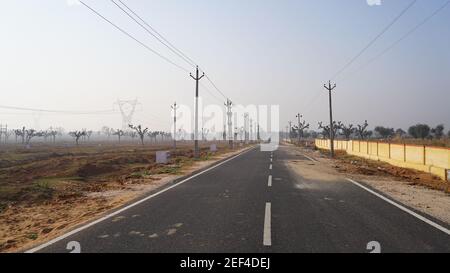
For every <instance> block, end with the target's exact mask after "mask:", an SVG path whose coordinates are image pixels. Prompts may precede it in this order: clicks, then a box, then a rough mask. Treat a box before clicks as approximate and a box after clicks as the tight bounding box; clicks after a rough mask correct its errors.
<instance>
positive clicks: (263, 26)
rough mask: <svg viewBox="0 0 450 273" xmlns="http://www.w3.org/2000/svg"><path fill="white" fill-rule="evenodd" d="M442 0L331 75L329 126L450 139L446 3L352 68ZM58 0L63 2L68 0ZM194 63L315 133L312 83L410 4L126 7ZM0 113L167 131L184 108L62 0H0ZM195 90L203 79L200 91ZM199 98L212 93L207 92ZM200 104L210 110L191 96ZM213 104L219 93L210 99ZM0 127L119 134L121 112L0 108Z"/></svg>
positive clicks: (161, 67) (234, 91) (188, 95)
mask: <svg viewBox="0 0 450 273" xmlns="http://www.w3.org/2000/svg"><path fill="white" fill-rule="evenodd" d="M85 1H86V3H87V4H89V5H91V6H92V7H94V8H95V9H97V10H98V11H99V12H101V13H102V14H103V15H105V16H106V17H108V18H109V19H111V20H112V21H113V22H115V23H117V24H118V25H120V26H121V27H123V28H124V29H126V30H127V31H129V32H130V33H132V34H133V35H135V36H136V37H137V38H139V39H141V40H142V41H144V42H145V43H147V44H148V45H149V46H151V47H152V48H154V49H156V50H158V51H159V52H161V53H162V54H163V55H165V56H167V57H168V58H170V59H172V60H173V61H175V62H177V63H179V64H180V65H183V66H184V67H186V68H188V66H187V65H186V64H185V63H183V61H182V60H180V59H179V58H177V57H176V56H174V55H173V54H171V53H170V52H169V51H168V50H167V49H166V48H164V47H163V46H161V45H160V44H158V42H157V41H156V40H155V39H154V38H153V37H151V36H149V35H148V34H147V33H146V32H145V31H143V30H142V29H141V28H140V27H139V26H138V25H136V24H135V23H133V22H132V21H131V20H130V19H129V18H128V17H126V15H124V14H123V13H122V12H121V11H120V10H119V9H118V8H117V7H116V6H115V5H114V4H113V3H112V2H111V1H108V0H95V1H94V0H85ZM446 1H447V0H419V1H418V2H417V3H416V5H415V6H413V8H412V9H410V10H409V11H408V12H407V13H406V14H405V15H404V16H403V17H402V18H401V19H400V20H399V21H398V22H397V23H396V24H395V25H394V26H393V27H392V28H391V29H390V30H389V31H388V32H387V33H386V34H385V35H383V36H382V37H381V38H380V39H379V40H378V41H377V42H376V43H375V44H374V46H373V47H371V48H370V49H369V50H367V52H365V53H364V54H363V55H362V56H361V57H360V58H359V59H358V60H357V62H356V63H355V64H354V65H353V66H351V67H350V68H349V69H348V70H347V71H346V72H345V73H343V74H342V77H340V78H338V79H336V82H337V85H338V87H337V89H336V91H335V95H334V110H335V111H334V113H335V118H336V120H342V121H344V122H352V123H359V122H363V121H364V120H365V119H367V120H368V121H369V123H370V125H371V127H374V126H375V125H385V126H391V127H396V128H397V127H403V128H406V127H407V126H409V125H412V124H414V123H417V122H425V123H428V124H430V125H437V124H440V123H444V124H445V125H446V128H447V129H450V107H449V102H450V89H449V86H450V77H449V75H450V50H449V49H450V27H449V26H450V6H447V8H446V9H444V10H443V11H442V12H441V13H439V14H438V15H436V16H435V17H433V19H432V20H430V21H429V22H428V23H427V24H425V25H424V26H423V27H421V28H420V29H418V30H417V31H416V32H414V33H413V34H412V35H411V36H409V37H408V38H407V39H405V40H404V41H402V42H401V43H400V44H398V45H397V46H396V47H395V48H393V49H392V50H391V51H390V52H389V53H387V54H386V55H384V56H383V57H381V58H378V59H377V60H376V61H375V62H374V63H372V64H371V65H370V66H367V67H365V68H364V69H363V70H359V69H358V68H359V67H360V66H361V65H363V64H364V63H366V62H367V61H368V60H370V59H371V58H373V57H374V56H376V55H377V54H378V53H379V52H381V51H383V50H384V49H385V48H386V47H388V46H389V45H391V44H392V43H393V42H395V41H396V40H397V39H399V38H400V37H401V36H402V35H404V34H405V33H407V32H408V31H409V30H410V29H411V28H413V27H414V26H415V25H416V24H418V23H419V22H420V21H421V20H423V19H424V18H425V17H427V16H429V15H430V14H431V13H433V11H434V10H436V9H437V8H438V7H439V6H441V5H442V4H443V3H444V2H446ZM69 2H70V1H69ZM124 2H125V3H127V4H128V5H129V6H130V7H132V8H134V9H135V10H136V11H138V12H139V13H140V15H142V17H143V18H145V19H146V20H147V21H148V22H149V23H150V24H151V25H152V26H153V27H154V28H156V29H157V30H158V31H159V32H160V33H162V34H164V35H165V37H166V38H168V39H169V40H170V41H171V42H172V43H173V44H174V45H176V46H177V47H178V48H179V49H181V50H182V51H183V52H185V53H186V54H187V55H188V56H189V57H191V58H192V59H194V60H195V61H196V62H197V63H199V64H200V65H201V66H202V67H203V68H204V69H205V70H206V72H207V73H208V75H209V76H210V77H211V78H212V79H213V80H214V81H215V83H216V84H217V86H218V87H219V88H220V89H221V90H222V91H223V92H224V93H225V94H226V95H227V96H229V97H230V98H231V99H232V100H233V101H234V102H235V103H237V104H279V105H280V109H281V124H282V125H283V126H285V124H286V123H287V121H288V120H295V114H296V113H297V112H300V113H302V114H303V115H304V116H305V118H306V120H307V121H308V122H310V123H311V124H312V125H313V126H312V128H313V129H316V127H317V126H316V125H317V122H318V121H327V118H328V98H327V93H326V91H325V90H324V89H323V87H322V86H323V84H324V83H325V81H327V80H328V79H329V78H330V77H331V76H332V75H333V74H334V73H335V72H337V71H338V70H339V69H340V68H342V67H343V66H344V65H345V63H346V62H348V61H349V60H350V59H351V58H352V57H353V56H355V55H356V54H357V53H358V52H359V51H360V50H361V49H362V48H363V47H364V46H365V45H367V43H368V42H369V41H370V40H372V39H373V38H374V37H375V36H376V35H377V34H378V33H379V32H380V31H381V30H382V29H383V28H384V27H385V26H386V25H388V24H389V23H390V22H391V21H392V20H393V18H394V17H395V16H397V15H398V14H399V13H400V11H401V10H402V9H404V8H405V7H406V6H407V5H408V3H410V2H411V0H385V1H382V5H380V6H369V5H368V4H367V2H366V0H334V1H333V0H245V1H244V0H226V1H225V0H148V1H143V0H140V1H139V0H124ZM0 34H1V38H0V91H1V93H2V97H1V99H0V105H6V106H18V107H28V108H39V109H57V110H58V109H60V110H69V111H72V110H74V111H98V110H112V109H113V104H114V102H115V101H116V100H117V99H134V98H138V99H139V101H140V102H141V104H142V106H141V107H139V108H138V110H139V111H138V113H137V114H136V117H135V120H136V122H139V123H143V124H145V125H147V126H150V127H151V128H152V129H153V128H154V129H169V128H170V121H171V118H170V104H171V103H173V102H174V101H177V102H178V103H180V104H186V105H190V106H191V105H192V104H193V96H194V81H193V80H192V79H191V78H190V77H189V75H188V74H186V73H185V72H183V71H181V70H178V69H177V68H175V67H173V66H171V65H170V64H168V63H166V62H164V61H163V60H161V59H160V58H159V57H157V56H155V55H153V54H152V53H150V52H149V51H147V50H145V49H144V48H143V47H141V46H140V45H139V44H137V43H136V42H134V41H133V40H131V39H129V38H127V37H126V36H124V35H123V34H122V33H120V32H118V31H117V30H116V29H114V28H113V27H111V26H110V25H108V24H107V23H105V22H104V21H102V20H101V19H99V18H98V17H97V16H95V15H94V14H93V13H92V12H91V11H89V10H88V9H87V8H86V7H84V6H81V5H69V4H68V2H67V1H66V0H39V1H35V0H19V1H6V0H3V1H2V8H1V9H0ZM204 83H205V84H207V82H206V81H205V82H204ZM208 86H209V89H210V90H211V91H213V88H212V87H211V86H210V85H208ZM201 94H202V95H203V97H204V100H205V104H208V103H220V102H218V101H217V99H215V98H214V97H212V96H211V95H209V94H208V93H206V92H205V91H204V90H201ZM215 94H216V96H218V97H220V95H219V94H218V93H217V92H215ZM0 123H8V124H9V126H10V127H19V126H22V125H27V126H36V124H39V125H40V127H41V129H44V128H46V127H49V126H62V127H65V128H67V129H77V128H92V129H95V130H98V129H100V127H101V126H102V125H108V126H112V127H120V125H121V118H120V115H119V114H102V115H100V114H97V115H67V114H59V115H58V114H45V113H41V114H38V113H33V112H30V111H14V110H8V109H0Z"/></svg>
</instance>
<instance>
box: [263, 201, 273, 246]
mask: <svg viewBox="0 0 450 273" xmlns="http://www.w3.org/2000/svg"><path fill="white" fill-rule="evenodd" d="M271 217H272V216H271V204H270V203H266V215H265V217H264V239H263V244H264V245H265V246H271V245H272V231H271Z"/></svg>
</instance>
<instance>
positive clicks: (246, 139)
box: [244, 113, 249, 144]
mask: <svg viewBox="0 0 450 273" xmlns="http://www.w3.org/2000/svg"><path fill="white" fill-rule="evenodd" d="M244 134H245V136H244V138H245V144H248V139H249V133H248V113H245V114H244Z"/></svg>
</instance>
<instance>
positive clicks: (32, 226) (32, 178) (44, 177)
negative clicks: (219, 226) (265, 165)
mask: <svg viewBox="0 0 450 273" xmlns="http://www.w3.org/2000/svg"><path fill="white" fill-rule="evenodd" d="M161 148H163V147H146V148H140V147H136V146H134V147H128V146H123V147H116V148H113V149H109V148H95V147H83V148H73V149H72V148H71V149H70V151H68V152H64V153H63V152H61V151H58V152H55V151H47V150H46V152H45V155H43V152H41V151H39V152H38V151H36V153H30V154H27V155H26V156H19V155H20V151H19V152H16V151H14V154H12V153H9V154H7V155H5V154H2V155H0V159H4V160H3V161H2V163H3V164H4V165H3V167H4V168H0V170H2V175H1V176H2V178H3V179H2V180H1V182H0V195H1V197H2V199H1V201H2V202H3V203H2V204H3V205H2V208H1V209H0V252H19V251H23V250H26V249H29V248H31V247H32V246H35V245H39V244H41V243H43V242H46V241H48V240H51V239H53V238H55V237H57V236H60V235H62V234H64V233H66V232H68V231H70V230H72V229H74V228H75V227H77V226H79V225H82V224H84V223H87V222H90V221H92V220H95V219H98V218H100V217H101V216H103V215H105V214H107V213H108V212H110V211H111V210H114V209H117V208H119V207H121V206H123V205H125V204H127V203H129V202H131V201H133V200H135V199H138V198H141V197H142V196H145V195H146V194H149V193H150V192H153V191H155V190H157V189H158V188H160V187H162V186H164V185H166V184H168V183H170V182H172V181H174V180H176V179H180V178H182V177H184V176H187V175H189V174H191V173H193V172H196V171H198V170H200V169H203V168H206V167H208V166H211V165H213V164H214V163H216V162H218V161H220V160H223V159H225V158H228V157H231V156H233V155H236V154H238V153H240V152H242V151H243V150H245V149H248V148H249V147H241V149H239V150H234V151H232V150H229V149H228V148H226V145H218V152H217V153H214V154H213V153H210V152H208V148H207V147H203V149H202V156H201V159H200V160H194V159H193V158H192V156H193V155H192V151H191V149H190V146H186V147H180V148H179V149H178V150H177V152H176V153H174V154H173V156H172V157H171V159H170V161H169V163H168V164H166V165H161V164H155V162H154V160H155V159H154V151H155V150H161ZM80 149H82V150H80ZM37 154H39V155H37ZM22 157H23V158H22ZM17 158H20V159H19V160H16V159H17ZM24 160H25V161H24Z"/></svg>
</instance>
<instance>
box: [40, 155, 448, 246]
mask: <svg viewBox="0 0 450 273" xmlns="http://www.w3.org/2000/svg"><path fill="white" fill-rule="evenodd" d="M286 149H289V148H288V147H281V148H280V149H278V150H277V151H275V152H273V162H272V164H273V168H272V169H270V164H271V160H270V158H271V153H270V152H261V151H260V150H259V149H253V150H251V151H249V152H246V153H244V154H242V155H240V156H238V157H236V158H235V159H233V160H230V161H228V162H226V163H224V164H222V165H220V166H218V167H216V168H214V169H212V170H210V171H208V172H205V173H203V174H201V175H199V176H196V177H194V178H192V179H191V180H189V181H187V182H185V183H183V184H180V185H178V186H176V187H174V188H172V189H170V190H168V191H166V192H164V193H162V194H160V195H158V196H155V197H154V198H151V199H149V200H147V201H145V202H143V203H141V204H139V205H136V206H134V207H132V208H130V209H128V210H126V211H124V212H123V213H121V214H119V215H116V216H113V217H111V218H109V219H106V220H104V221H102V222H100V223H98V224H96V225H93V226H91V227H89V228H86V229H84V230H82V231H80V232H78V233H76V234H73V235H71V236H69V237H67V238H64V239H62V240H59V241H57V242H55V243H53V244H50V245H48V246H46V247H45V248H42V249H40V250H39V252H63V253H65V252H69V250H67V244H68V243H69V242H71V241H76V242H79V244H80V246H81V251H82V252H83V253H85V252H88V253H90V252H107V253H110V252H114V253H115V252H144V253H148V252H151V253H152V252H157V253H167V252H170V253H173V252H175V253H253V252H256V253H265V252H268V253H272V252H274V253H280V252H281V253H286V252H294V253H299V252H300V253H304V252H306V253H310V252H319V253H323V252H352V253H353V252H356V253H368V252H370V251H369V250H368V249H367V244H368V243H369V242H372V241H375V242H378V243H379V245H380V246H381V251H382V252H450V236H449V235H447V234H446V233H444V232H442V231H440V230H438V229H436V228H435V227H433V226H431V225H430V224H428V223H425V222H423V221H421V220H419V219H417V218H416V217H414V216H412V215H410V214H408V213H406V212H404V211H402V210H400V209H399V208H397V207H395V206H393V205H391V204H389V203H387V202H386V201H384V200H382V199H381V198H379V197H377V196H375V195H373V194H371V193H369V192H367V191H365V190H364V189H362V188H360V187H358V186H356V185H354V184H352V183H350V182H349V181H345V180H342V178H336V180H334V181H311V180H307V179H304V178H302V177H301V176H299V175H296V174H294V173H293V172H291V171H290V170H289V169H288V168H287V167H286V166H285V164H284V163H283V161H284V160H289V159H292V160H294V159H295V160H304V161H308V162H310V163H311V164H320V163H313V162H312V161H309V159H307V158H306V157H295V158H290V157H291V155H289V154H288V153H287V152H286ZM300 172H301V171H300ZM269 175H272V186H271V187H269V185H268V177H269ZM268 204H269V213H268V214H267V205H268ZM426 217H427V218H428V219H432V218H430V217H429V216H426ZM269 224H270V225H269ZM446 228H448V226H447V227H446Z"/></svg>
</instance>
